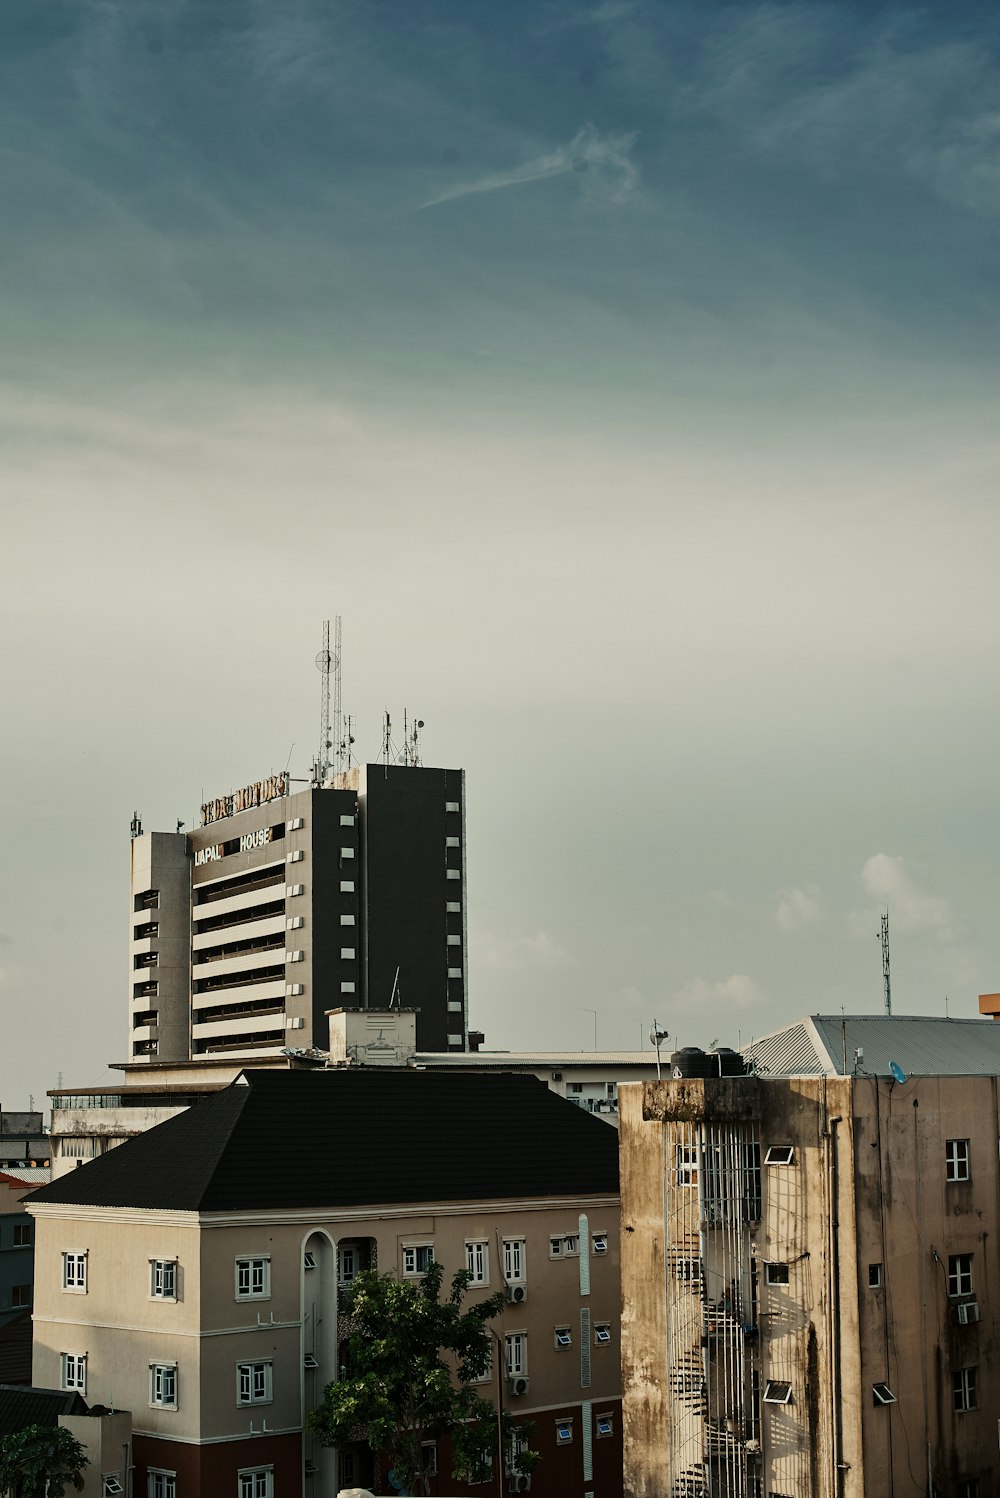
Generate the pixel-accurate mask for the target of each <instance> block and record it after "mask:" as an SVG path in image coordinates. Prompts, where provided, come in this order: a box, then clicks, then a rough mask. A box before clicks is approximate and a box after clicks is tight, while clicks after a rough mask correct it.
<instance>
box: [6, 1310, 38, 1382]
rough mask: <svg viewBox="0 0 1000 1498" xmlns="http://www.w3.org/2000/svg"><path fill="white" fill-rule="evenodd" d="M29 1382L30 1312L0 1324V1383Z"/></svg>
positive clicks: (24, 1312)
mask: <svg viewBox="0 0 1000 1498" xmlns="http://www.w3.org/2000/svg"><path fill="white" fill-rule="evenodd" d="M30 1383H31V1312H30V1311H19V1312H18V1314H17V1315H16V1316H12V1317H11V1318H10V1320H9V1321H7V1322H5V1323H4V1325H3V1326H0V1384H30Z"/></svg>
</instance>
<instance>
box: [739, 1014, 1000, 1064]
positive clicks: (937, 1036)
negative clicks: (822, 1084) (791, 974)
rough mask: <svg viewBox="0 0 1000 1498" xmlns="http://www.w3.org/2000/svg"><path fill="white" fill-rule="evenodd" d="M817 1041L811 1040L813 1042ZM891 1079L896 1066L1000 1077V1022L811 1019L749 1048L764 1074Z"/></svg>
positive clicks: (912, 1017)
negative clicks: (859, 1056)
mask: <svg viewBox="0 0 1000 1498" xmlns="http://www.w3.org/2000/svg"><path fill="white" fill-rule="evenodd" d="M813 1037H814V1038H813ZM857 1050H861V1051H863V1052H864V1058H863V1060H862V1062H861V1066H860V1070H862V1071H864V1072H867V1073H869V1074H872V1075H875V1076H880V1077H883V1076H884V1077H887V1076H889V1075H890V1070H889V1063H890V1061H895V1062H896V1064H897V1065H898V1066H901V1067H902V1069H903V1071H904V1072H905V1073H906V1074H907V1076H920V1077H933V1076H952V1077H954V1076H959V1077H962V1076H966V1077H973V1076H976V1077H982V1076H987V1077H991V1076H1000V1022H998V1021H996V1020H991V1019H945V1018H944V1017H943V1016H938V1015H927V1014H914V1015H909V1014H891V1015H890V1014H847V1015H840V1014H813V1015H810V1016H809V1017H808V1018H807V1019H804V1020H798V1021H797V1022H796V1023H795V1024H793V1025H786V1026H785V1027H784V1029H782V1030H776V1031H775V1032H774V1033H773V1034H772V1035H765V1036H763V1037H762V1038H761V1039H760V1040H757V1041H754V1042H753V1044H752V1046H747V1047H746V1048H745V1054H746V1055H748V1056H753V1058H754V1060H755V1061H756V1062H757V1066H758V1069H759V1070H760V1071H761V1072H762V1073H764V1074H765V1075H770V1076H784V1077H796V1076H798V1077H817V1076H845V1075H848V1074H850V1073H851V1072H853V1071H854V1053H855V1051H857Z"/></svg>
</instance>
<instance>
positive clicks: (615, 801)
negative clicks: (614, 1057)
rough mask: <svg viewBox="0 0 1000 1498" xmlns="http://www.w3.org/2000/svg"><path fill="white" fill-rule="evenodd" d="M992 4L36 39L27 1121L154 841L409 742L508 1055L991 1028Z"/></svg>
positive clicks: (619, 0) (0, 37) (490, 1029)
mask: <svg viewBox="0 0 1000 1498" xmlns="http://www.w3.org/2000/svg"><path fill="white" fill-rule="evenodd" d="M998 58H1000V23H998V19H997V14H996V11H995V8H994V7H992V6H986V5H979V4H974V3H970V0H956V3H955V4H953V5H951V6H949V7H947V8H942V7H939V6H923V7H920V6H913V5H905V6H904V5H902V4H888V3H878V0H867V3H865V4H863V5H861V4H853V3H832V4H831V3H824V4H803V3H796V0H789V3H776V4H742V3H737V4H729V5H726V4H719V3H717V0H692V3H688V0H676V3H673V0H672V3H670V4H666V3H662V0H655V3H654V0H599V3H596V4H592V3H591V4H588V3H586V0H573V3H569V0H532V3H521V0H508V3H507V4H505V5H503V6H486V5H472V6H470V5H467V4H457V3H453V0H408V3H407V4H405V5H401V4H398V3H396V4H389V3H386V0H364V3H361V0H357V3H354V0H283V3H282V4H281V5H280V6H275V5H273V4H270V3H263V0H224V3H222V0H197V3H183V0H70V3H64V0H46V4H45V5H39V4H38V3H37V0H7V3H6V4H5V5H4V7H3V14H2V16H0V201H2V204H3V212H2V216H0V332H2V336H0V506H2V515H0V520H2V526H0V566H2V577H3V587H2V592H0V611H2V623H3V637H4V648H3V651H2V658H0V692H2V699H0V700H2V703H3V712H2V714H0V755H2V763H3V775H2V780H0V797H2V813H3V823H4V833H5V835H4V837H3V840H2V844H0V850H2V852H0V1011H2V1018H3V1028H2V1034H3V1036H4V1039H3V1040H2V1041H0V1105H2V1106H5V1107H23V1106H27V1103H28V1097H29V1095H31V1096H33V1097H34V1099H35V1103H36V1106H41V1099H42V1097H43V1095H44V1093H45V1090H46V1089H47V1088H49V1087H53V1086H55V1085H57V1083H58V1082H59V1080H60V1078H61V1079H62V1081H63V1085H66V1086H69V1085H74V1084H76V1083H79V1084H80V1085H81V1086H82V1085H87V1084H90V1083H95V1082H100V1081H102V1080H104V1079H105V1078H106V1076H107V1072H106V1067H107V1065H108V1064H109V1063H113V1062H115V1061H120V1060H122V1059H124V1057H125V1054H126V1046H127V1039H128V1037H127V1022H126V1021H127V994H128V971H127V939H128V929H129V909H128V867H129V849H128V838H129V823H130V820H131V817H132V813H133V810H134V809H138V811H139V812H140V813H141V815H142V818H143V821H144V825H145V826H146V828H147V829H154V828H161V829H167V830H172V828H173V827H174V825H175V819H176V818H183V819H185V820H186V821H187V822H188V823H189V825H190V823H191V821H192V819H193V818H194V816H195V814H196V808H197V806H198V805H199V803H200V801H201V800H202V796H203V793H204V794H205V795H206V796H207V795H215V794H222V793H224V792H225V791H227V790H228V789H230V788H231V787H233V786H236V785H240V784H244V783H246V782H248V781H251V780H255V779H257V778H259V777H260V776H261V775H264V774H267V773H269V772H270V771H272V770H274V769H281V768H283V767H284V765H285V764H286V763H290V765H291V767H292V770H293V773H300V774H301V773H305V771H306V769H307V767H308V764H309V761H310V759H311V757H312V755H313V753H314V752H315V746H316V744H317V741H318V737H319V676H318V674H317V672H316V669H315V665H314V657H315V654H316V652H317V650H318V649H319V645H320V638H321V627H322V621H323V620H324V619H327V618H331V617H333V616H335V615H340V616H342V618H343V630H344V667H343V681H344V688H343V689H344V706H345V709H346V710H348V711H349V712H351V713H352V715H353V717H354V720H355V723H356V725H357V727H356V737H357V746H356V747H357V750H358V752H359V754H360V756H361V758H363V759H374V758H376V756H377V754H378V749H379V744H380V737H381V721H382V713H383V710H384V709H386V708H388V709H389V710H390V711H391V712H392V714H393V718H394V720H395V721H397V722H398V721H400V720H401V718H402V712H403V709H404V708H406V709H407V710H409V711H410V712H415V713H418V714H419V715H420V716H421V717H422V718H423V719H424V720H425V722H426V725H427V726H426V729H425V731H424V739H423V747H424V756H425V760H426V762H427V763H430V764H443V765H449V766H458V765H460V766H463V767H464V768H465V770H466V772H467V777H468V789H467V795H468V843H467V858H468V871H469V912H468V914H469V942H470V952H469V960H470V1008H471V1021H472V1023H473V1025H474V1026H475V1027H478V1028H480V1029H482V1030H484V1031H485V1032H486V1036H487V1045H488V1046H494V1047H505V1048H551V1049H568V1050H574V1049H587V1048H590V1047H592V1046H593V1045H594V1037H595V1018H596V1034H597V1042H598V1044H599V1045H600V1046H601V1047H602V1048H604V1047H627V1048H635V1047H638V1046H639V1044H640V1042H641V1040H642V1038H643V1036H644V1035H645V1033H646V1032H647V1031H648V1029H649V1026H650V1023H651V1022H652V1020H653V1019H654V1018H655V1019H656V1020H658V1021H659V1022H660V1024H661V1025H662V1026H664V1027H665V1028H666V1029H667V1030H668V1031H669V1032H670V1035H671V1037H672V1042H671V1043H674V1042H675V1043H677V1044H678V1045H683V1044H702V1045H705V1044H709V1043H710V1042H713V1041H715V1040H718V1041H719V1042H720V1043H723V1044H732V1045H735V1044H738V1043H740V1042H741V1041H742V1042H743V1043H745V1042H746V1041H747V1040H748V1039H749V1038H750V1037H752V1036H754V1035H761V1034H763V1033H766V1032H767V1031H769V1030H771V1029H774V1028H776V1027H777V1026H779V1025H781V1024H784V1023H786V1022H791V1021H792V1020H794V1019H796V1018H798V1017H800V1016H801V1015H803V1014H805V1013H816V1012H830V1011H832V1012H838V1011H839V1010H840V1009H841V1007H843V1008H845V1009H846V1011H847V1012H849V1013H850V1012H862V1013H863V1012H874V1011H877V1010H878V1009H880V1007H881V1005H882V976H881V959H880V951H879V945H878V941H877V939H876V933H877V931H878V926H879V917H880V913H881V911H882V910H884V909H886V908H888V910H889V912H890V932H891V941H892V965H893V1003H894V1008H895V1009H896V1011H897V1012H900V1013H928V1014H943V1013H944V1012H945V1006H946V1004H947V1006H948V1009H949V1012H950V1013H951V1014H953V1015H962V1016H971V1015H974V1014H975V1013H977V995H978V994H979V993H980V992H989V991H993V990H994V989H1000V932H998V929H997V921H996V918H995V910H996V904H997V895H998V887H1000V884H998V870H997V847H996V836H995V831H994V825H995V824H994V816H995V801H996V790H995V782H996V774H995V763H996V757H997V743H998V738H1000V705H998V701H997V693H996V690H995V684H994V678H995V662H996V658H997V653H998V646H1000V611H998V604H997V598H996V593H997V586H996V576H995V571H996V569H995V558H996V556H997V553H998V548H1000V505H998V503H997V497H998V493H997V480H998V471H1000V435H998V433H1000V425H998V421H997V416H998V383H997V380H998V372H1000V347H998V327H1000V318H998V313H1000V289H998V288H1000V280H998V277H997V262H998V252H1000V111H998V108H997V103H996V100H997V97H998V83H1000V78H998V72H1000V69H998Z"/></svg>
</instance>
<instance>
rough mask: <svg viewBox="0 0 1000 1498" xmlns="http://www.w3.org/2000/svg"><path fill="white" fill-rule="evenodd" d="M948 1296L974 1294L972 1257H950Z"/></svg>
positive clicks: (959, 1255)
mask: <svg viewBox="0 0 1000 1498" xmlns="http://www.w3.org/2000/svg"><path fill="white" fill-rule="evenodd" d="M948 1294H949V1295H971V1294H972V1255H971V1254H949V1255H948Z"/></svg>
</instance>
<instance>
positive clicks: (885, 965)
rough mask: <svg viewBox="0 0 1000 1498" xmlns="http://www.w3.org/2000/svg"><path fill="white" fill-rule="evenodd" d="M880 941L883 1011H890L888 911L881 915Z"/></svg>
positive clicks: (887, 1012) (889, 1012)
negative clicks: (883, 996) (883, 997)
mask: <svg viewBox="0 0 1000 1498" xmlns="http://www.w3.org/2000/svg"><path fill="white" fill-rule="evenodd" d="M879 940H880V941H881V943H882V986H883V988H884V989H885V1012H886V1014H891V1013H892V986H891V984H890V982H889V912H888V911H886V912H885V914H884V915H883V916H882V930H881V932H880V933H879Z"/></svg>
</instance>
